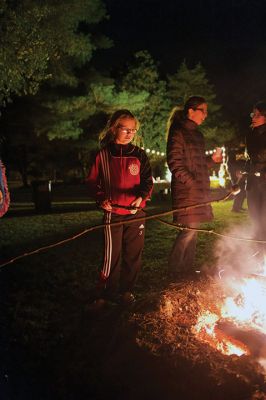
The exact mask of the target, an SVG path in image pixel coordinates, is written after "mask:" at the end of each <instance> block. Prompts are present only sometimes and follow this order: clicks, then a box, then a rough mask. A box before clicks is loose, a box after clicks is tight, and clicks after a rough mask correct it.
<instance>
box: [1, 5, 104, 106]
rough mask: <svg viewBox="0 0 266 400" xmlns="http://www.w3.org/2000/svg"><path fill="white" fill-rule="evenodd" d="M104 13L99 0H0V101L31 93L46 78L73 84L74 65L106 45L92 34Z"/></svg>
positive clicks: (101, 39)
mask: <svg viewBox="0 0 266 400" xmlns="http://www.w3.org/2000/svg"><path fill="white" fill-rule="evenodd" d="M104 17H105V8H104V6H103V4H102V3H101V0H76V1H75V2H73V1H72V0H64V1H62V0H59V1H57V2H53V1H51V0H45V1H34V0H21V1H11V0H2V2H1V8H0V25H1V31H0V32H1V36H0V44H1V46H0V104H4V103H5V102H6V101H10V99H11V97H12V96H14V95H19V96H21V95H25V94H35V93H37V91H38V90H39V87H40V84H41V83H42V82H44V81H47V80H50V82H51V83H52V84H57V85H58V84H64V85H65V84H66V85H70V86H75V85H77V82H78V81H77V78H76V77H75V73H74V71H75V69H76V68H78V67H80V66H81V65H83V64H84V63H85V62H87V61H89V60H90V59H91V57H92V53H93V51H94V50H95V49H96V48H97V47H108V46H110V41H109V40H107V39H106V38H104V37H102V36H100V37H97V35H96V34H95V33H94V32H93V26H94V25H95V24H97V23H98V22H100V21H101V20H102V19H103V18H104ZM81 23H83V24H84V27H86V29H87V33H84V32H85V31H86V29H83V30H81V29H80V25H81ZM89 30H90V33H89Z"/></svg>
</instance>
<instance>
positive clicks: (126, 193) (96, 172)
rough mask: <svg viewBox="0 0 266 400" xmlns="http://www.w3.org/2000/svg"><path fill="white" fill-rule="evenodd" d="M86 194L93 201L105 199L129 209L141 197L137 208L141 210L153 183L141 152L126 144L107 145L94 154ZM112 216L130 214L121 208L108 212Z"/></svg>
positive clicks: (143, 154) (146, 159)
mask: <svg viewBox="0 0 266 400" xmlns="http://www.w3.org/2000/svg"><path fill="white" fill-rule="evenodd" d="M87 182H88V184H89V188H90V193H91V194H92V196H93V197H94V198H95V199H96V201H97V202H102V201H103V200H105V199H108V200H110V201H111V203H113V204H119V205H122V206H130V204H131V203H132V201H133V200H135V199H136V198H137V197H142V198H143V201H142V203H141V205H140V207H142V208H143V207H145V204H146V200H147V198H149V197H150V195H151V191H152V187H153V182H152V174H151V167H150V163H149V160H148V157H147V155H146V153H145V151H144V150H142V149H140V148H139V147H137V146H134V145H133V144H131V143H129V144H127V145H121V144H116V143H113V142H112V143H110V144H108V145H107V146H106V147H104V148H103V149H102V150H100V151H99V152H98V153H97V155H96V159H95V162H94V164H93V165H92V168H91V170H90V173H89V175H88V177H87ZM112 212H113V213H116V214H122V215H125V214H130V211H129V210H126V209H123V208H115V207H113V209H112Z"/></svg>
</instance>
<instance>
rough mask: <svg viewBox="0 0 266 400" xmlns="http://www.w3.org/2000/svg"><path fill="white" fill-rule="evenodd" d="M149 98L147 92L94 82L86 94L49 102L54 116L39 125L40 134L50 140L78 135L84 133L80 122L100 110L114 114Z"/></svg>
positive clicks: (134, 108) (131, 107)
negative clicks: (45, 135)
mask: <svg viewBox="0 0 266 400" xmlns="http://www.w3.org/2000/svg"><path fill="white" fill-rule="evenodd" d="M147 97H148V94H147V93H146V92H145V91H142V92H139V93H136V94H133V95H132V93H129V92H127V91H126V90H124V91H117V90H116V89H115V85H114V84H111V85H110V84H109V85H104V84H103V83H94V84H91V85H90V86H89V90H88V93H87V94H86V95H84V96H72V97H64V98H62V97H61V98H58V99H55V100H54V101H49V102H47V103H46V106H47V107H48V109H50V110H51V118H50V120H49V121H47V124H46V125H43V124H40V126H39V127H38V128H37V131H38V132H39V133H45V134H47V135H48V137H49V138H50V139H53V138H65V139H68V138H75V139H78V137H79V136H80V135H81V133H82V129H81V123H82V121H86V120H88V119H89V118H90V117H92V116H93V115H96V114H98V113H100V112H104V113H106V114H111V113H112V112H113V111H114V110H116V109H118V108H130V109H131V110H132V111H133V112H135V111H137V110H140V109H141V108H142V107H143V104H144V102H145V100H146V98H147Z"/></svg>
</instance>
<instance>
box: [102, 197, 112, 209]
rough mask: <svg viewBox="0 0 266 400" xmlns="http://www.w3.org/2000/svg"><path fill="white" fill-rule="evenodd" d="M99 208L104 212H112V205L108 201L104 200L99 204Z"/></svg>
mask: <svg viewBox="0 0 266 400" xmlns="http://www.w3.org/2000/svg"><path fill="white" fill-rule="evenodd" d="M101 208H103V209H104V210H105V211H112V205H111V203H110V201H109V200H104V201H103V202H102V203H101Z"/></svg>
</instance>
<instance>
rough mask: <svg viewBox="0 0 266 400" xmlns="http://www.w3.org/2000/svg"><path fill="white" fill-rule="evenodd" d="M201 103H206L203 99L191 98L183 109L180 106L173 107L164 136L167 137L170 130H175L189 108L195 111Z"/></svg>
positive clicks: (198, 97)
mask: <svg viewBox="0 0 266 400" xmlns="http://www.w3.org/2000/svg"><path fill="white" fill-rule="evenodd" d="M203 103H206V100H205V99H204V97H200V96H192V97H190V98H189V99H188V100H187V101H186V102H185V105H184V107H183V108H182V107H181V106H176V107H174V108H173V109H172V111H171V113H170V116H169V118H168V121H167V124H166V135H167V136H168V135H169V132H170V129H176V128H177V127H178V126H179V124H180V122H181V121H183V120H185V119H186V118H187V116H188V110H189V109H190V108H192V109H193V110H196V108H197V107H198V106H199V105H201V104H203Z"/></svg>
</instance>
